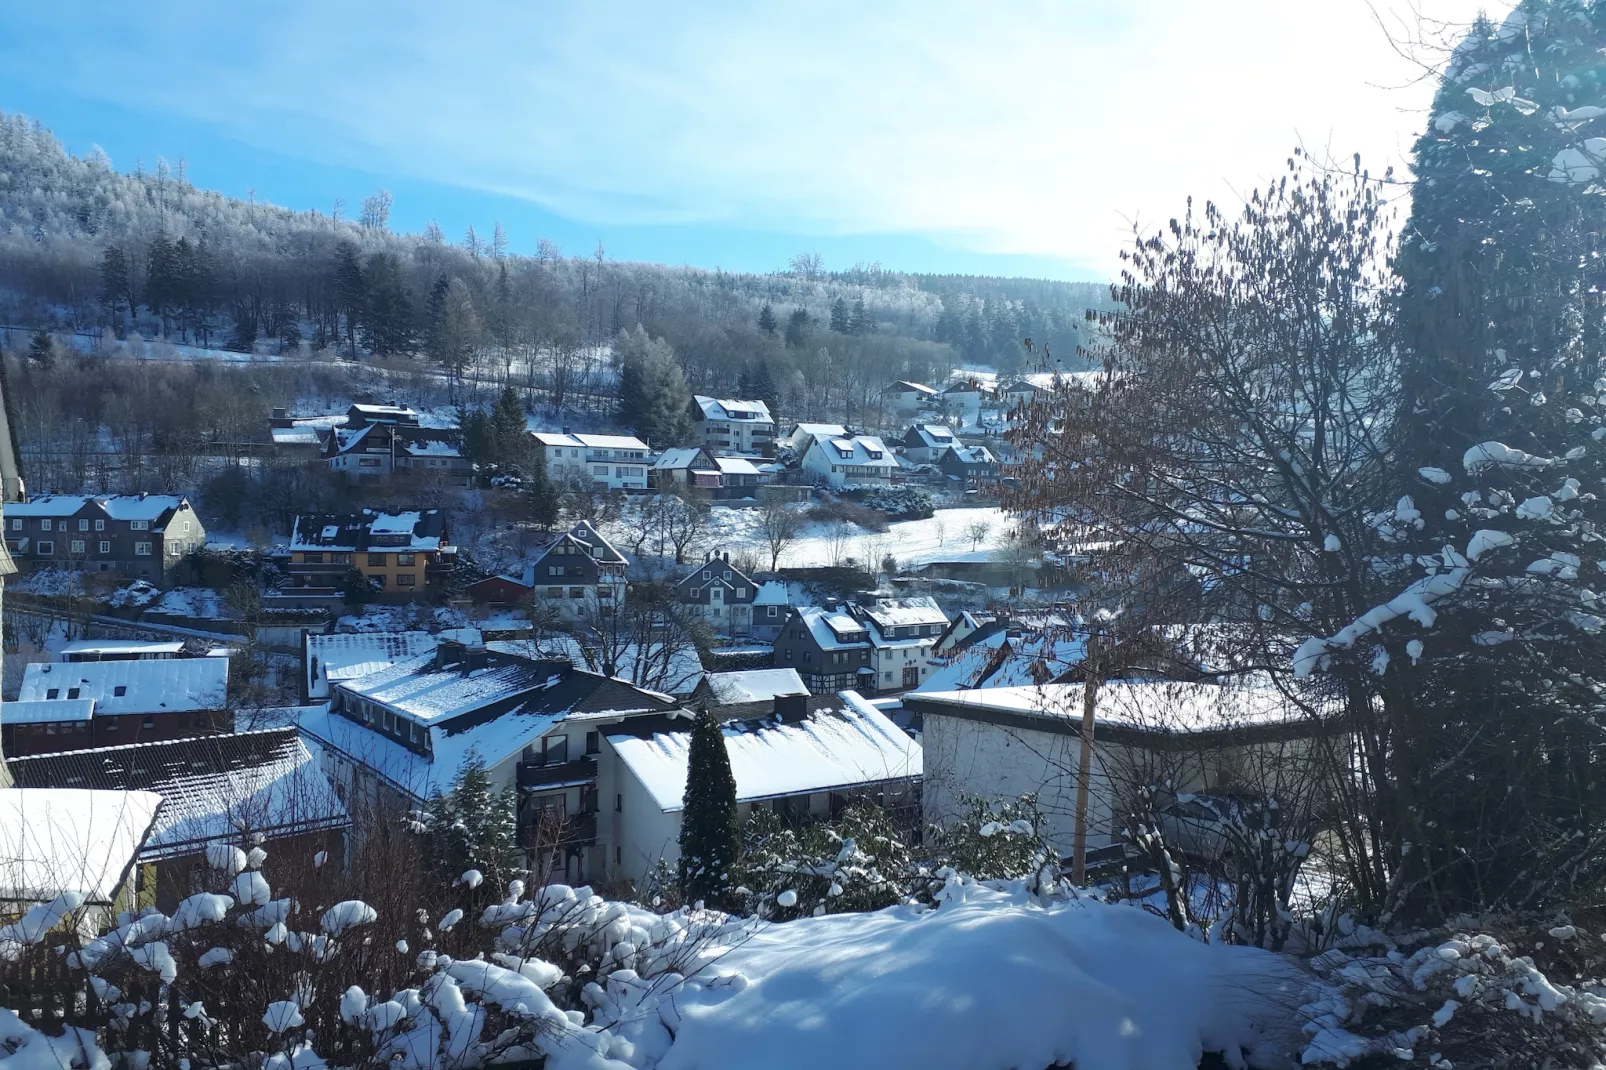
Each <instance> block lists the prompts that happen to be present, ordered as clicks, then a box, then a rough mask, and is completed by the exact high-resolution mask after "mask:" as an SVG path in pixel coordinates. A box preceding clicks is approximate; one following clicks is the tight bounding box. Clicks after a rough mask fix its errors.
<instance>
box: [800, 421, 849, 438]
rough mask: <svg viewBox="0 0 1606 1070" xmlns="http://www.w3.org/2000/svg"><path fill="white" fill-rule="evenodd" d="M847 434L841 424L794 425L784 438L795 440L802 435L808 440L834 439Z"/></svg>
mask: <svg viewBox="0 0 1606 1070" xmlns="http://www.w3.org/2000/svg"><path fill="white" fill-rule="evenodd" d="M847 433H848V429H847V428H846V427H844V426H843V425H842V424H796V425H794V426H793V427H792V431H791V433H790V434H789V435H787V436H786V437H787V438H788V439H792V440H795V439H796V438H797V437H798V435H800V434H802V435H805V436H808V437H810V438H836V437H839V436H841V435H845V434H847Z"/></svg>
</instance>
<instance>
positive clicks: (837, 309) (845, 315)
mask: <svg viewBox="0 0 1606 1070" xmlns="http://www.w3.org/2000/svg"><path fill="white" fill-rule="evenodd" d="M852 329H853V317H852V314H851V313H849V312H848V303H847V302H846V301H844V300H842V298H840V297H839V298H837V299H836V300H835V301H833V302H832V303H831V330H833V331H835V332H836V333H838V334H847V333H848V332H849V331H851V330H852Z"/></svg>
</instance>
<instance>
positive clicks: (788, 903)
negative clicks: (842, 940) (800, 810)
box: [737, 805, 917, 921]
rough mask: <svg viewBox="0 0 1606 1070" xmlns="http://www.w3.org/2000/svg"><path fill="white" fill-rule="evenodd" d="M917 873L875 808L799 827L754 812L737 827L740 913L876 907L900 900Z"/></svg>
mask: <svg viewBox="0 0 1606 1070" xmlns="http://www.w3.org/2000/svg"><path fill="white" fill-rule="evenodd" d="M916 877H917V874H916V871H915V868H914V865H913V863H912V862H911V859H910V851H909V848H908V846H907V845H906V844H905V843H904V841H903V838H902V837H901V836H900V834H899V832H898V830H897V829H896V828H895V827H894V824H893V822H892V820H891V818H890V815H888V813H887V812H886V811H885V810H884V809H882V808H880V807H877V806H869V805H854V806H850V807H848V808H847V809H846V810H844V811H843V812H842V816H841V817H840V818H839V819H837V820H836V821H833V822H823V823H820V824H815V825H810V826H808V827H806V828H803V829H794V828H791V827H788V826H787V825H786V824H785V823H784V822H783V821H782V820H781V819H780V817H779V816H777V815H776V814H775V813H773V812H772V811H769V810H756V811H754V813H753V815H752V816H751V817H750V818H748V819H747V821H746V823H745V824H743V826H742V856H741V861H740V862H739V863H738V866H737V879H738V882H739V884H740V888H739V889H738V896H739V898H740V900H741V902H742V904H743V908H744V910H745V911H746V912H747V913H751V914H757V915H759V916H761V917H766V918H771V919H774V920H779V921H784V920H786V919H789V918H799V917H809V916H811V915H818V914H840V913H846V912H856V911H865V910H879V909H881V908H882V907H886V906H891V905H892V904H894V903H898V902H902V901H903V900H904V899H905V898H906V897H907V896H908V895H909V894H910V892H911V890H912V886H913V883H914V881H915V879H916ZM783 896H784V899H783Z"/></svg>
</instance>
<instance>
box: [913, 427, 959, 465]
mask: <svg viewBox="0 0 1606 1070" xmlns="http://www.w3.org/2000/svg"><path fill="white" fill-rule="evenodd" d="M958 443H959V439H958V437H957V436H955V435H954V431H953V428H951V427H949V426H948V425H946V424H910V425H909V429H908V430H907V431H905V432H904V433H903V455H904V456H905V457H907V458H909V459H910V460H911V461H914V462H915V463H916V464H936V463H937V462H938V461H940V460H942V456H943V454H945V453H947V452H948V451H949V450H951V449H953V448H954V447H955V446H956V445H958Z"/></svg>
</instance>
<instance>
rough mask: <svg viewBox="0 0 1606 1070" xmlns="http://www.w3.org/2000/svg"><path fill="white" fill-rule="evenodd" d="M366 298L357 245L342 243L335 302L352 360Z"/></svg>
mask: <svg viewBox="0 0 1606 1070" xmlns="http://www.w3.org/2000/svg"><path fill="white" fill-rule="evenodd" d="M180 240H182V239H180ZM366 298H367V291H366V288H365V286H364V284H363V277H362V264H361V262H360V261H358V259H357V245H356V243H355V242H352V241H350V240H347V241H343V242H341V243H340V244H339V245H337V246H335V302H336V307H337V308H338V310H339V314H340V315H342V316H344V317H345V321H346V345H347V352H348V355H349V356H350V357H351V359H352V360H356V359H357V323H358V321H359V320H360V319H361V318H362V312H363V306H364V304H365V303H366Z"/></svg>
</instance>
